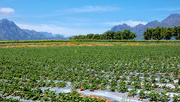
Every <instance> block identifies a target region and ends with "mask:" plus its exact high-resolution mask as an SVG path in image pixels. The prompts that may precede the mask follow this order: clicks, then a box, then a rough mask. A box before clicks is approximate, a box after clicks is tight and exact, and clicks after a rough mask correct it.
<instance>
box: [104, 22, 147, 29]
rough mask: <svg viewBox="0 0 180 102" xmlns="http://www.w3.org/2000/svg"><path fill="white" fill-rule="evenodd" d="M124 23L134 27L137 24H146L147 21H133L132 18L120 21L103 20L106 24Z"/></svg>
mask: <svg viewBox="0 0 180 102" xmlns="http://www.w3.org/2000/svg"><path fill="white" fill-rule="evenodd" d="M124 23H126V24H127V25H129V26H131V27H134V26H136V25H138V24H143V25H145V24H147V22H143V21H133V20H128V21H120V22H105V24H108V25H113V26H115V25H119V24H124Z"/></svg>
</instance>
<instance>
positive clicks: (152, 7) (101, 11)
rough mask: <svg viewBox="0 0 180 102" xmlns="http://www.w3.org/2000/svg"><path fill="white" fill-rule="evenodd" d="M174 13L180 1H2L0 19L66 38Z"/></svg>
mask: <svg viewBox="0 0 180 102" xmlns="http://www.w3.org/2000/svg"><path fill="white" fill-rule="evenodd" d="M172 13H180V0H0V19H3V18H7V19H9V20H12V21H14V22H15V23H16V24H17V25H18V26H19V27H20V28H23V29H31V30H32V29H33V30H36V31H46V32H52V33H53V34H62V35H64V36H72V35H79V34H89V33H104V32H105V31H107V30H110V29H111V28H112V27H113V26H115V25H119V24H123V23H127V24H128V25H130V26H135V25H137V24H139V23H142V24H146V23H147V22H150V21H153V20H158V21H162V20H163V19H165V18H166V17H167V16H169V15H170V14H172Z"/></svg>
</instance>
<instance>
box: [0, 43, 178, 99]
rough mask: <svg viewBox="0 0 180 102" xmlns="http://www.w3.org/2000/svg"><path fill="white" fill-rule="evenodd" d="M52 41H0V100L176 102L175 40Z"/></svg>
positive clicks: (176, 57) (176, 49) (176, 58)
mask: <svg viewBox="0 0 180 102" xmlns="http://www.w3.org/2000/svg"><path fill="white" fill-rule="evenodd" d="M50 44H54V45H53V46H28V44H26V46H23V45H24V44H19V45H18V44H14V45H9V44H7V45H6V44H5V45H1V47H2V48H0V100H1V101H12V100H13V101H14V102H15V101H17V102H18V101H28V100H30V101H42V102H43V101H63V102H64V101H73V102H74V101H99V102H104V101H107V100H111V101H120V102H121V101H130V102H138V101H144V102H149V101H169V102H173V101H174V102H177V101H180V45H179V43H160V44H159V43H158V44H157V43H151V44H149V43H116V42H114V43H101V42H98V43H90V42H89V43H74V42H65V43H63V44H64V46H58V45H57V43H50ZM50 44H49V45H50ZM61 44H62V43H61ZM66 44H67V45H66ZM68 44H69V45H68ZM86 44H87V45H86ZM17 45H18V46H19V47H18V46H17ZM30 45H38V44H30ZM40 45H43V44H40ZM47 45H48V44H47ZM77 45H79V46H77ZM89 45H91V46H89ZM104 45H105V46H104ZM135 45H140V46H135ZM146 45H148V46H146ZM16 46H17V47H16ZM4 47H5V48H4ZM6 47H7V48H6ZM82 95H96V96H102V97H104V98H98V97H96V98H93V97H82ZM105 98H106V100H105Z"/></svg>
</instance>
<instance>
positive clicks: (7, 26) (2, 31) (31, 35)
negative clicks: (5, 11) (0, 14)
mask: <svg viewBox="0 0 180 102" xmlns="http://www.w3.org/2000/svg"><path fill="white" fill-rule="evenodd" d="M43 39H56V40H59V39H61V40H64V39H69V38H65V37H64V36H62V35H60V34H56V35H53V34H52V33H47V32H37V31H34V30H27V29H21V28H19V27H18V26H17V25H16V24H15V23H14V22H12V21H9V20H7V19H2V20H0V40H1V41H5V40H43Z"/></svg>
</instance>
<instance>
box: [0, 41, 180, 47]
mask: <svg viewBox="0 0 180 102" xmlns="http://www.w3.org/2000/svg"><path fill="white" fill-rule="evenodd" d="M154 45H155V46H159V45H169V46H172V45H173V46H174V45H180V44H167V43H161V44H158V43H157V44H156V43H149V44H143V43H124V44H120V43H114V44H112V43H94V42H92V43H88V44H86V43H80V44H78V43H76V42H69V43H44V44H16V45H3V46H2V45H0V48H13V47H50V46H154Z"/></svg>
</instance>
